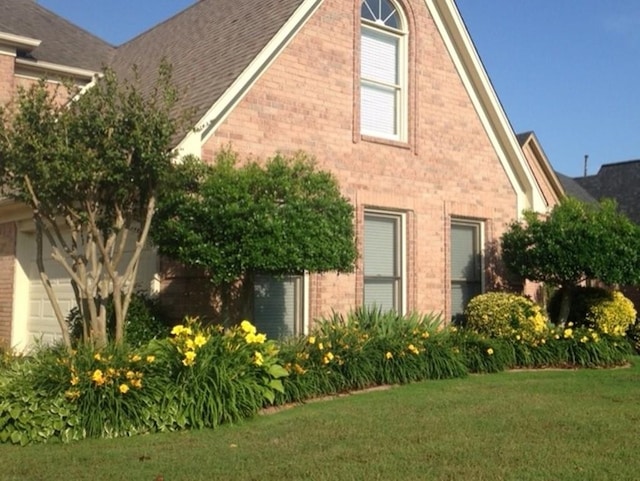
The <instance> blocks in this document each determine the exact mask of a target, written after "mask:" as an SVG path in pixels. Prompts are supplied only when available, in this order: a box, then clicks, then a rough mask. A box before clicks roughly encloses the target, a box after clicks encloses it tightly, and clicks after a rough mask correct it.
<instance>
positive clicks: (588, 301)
mask: <svg viewBox="0 0 640 481" xmlns="http://www.w3.org/2000/svg"><path fill="white" fill-rule="evenodd" d="M566 290H567V288H566V287H563V288H561V289H558V290H557V291H555V292H554V293H553V295H552V296H551V299H549V305H548V306H547V311H548V314H549V319H550V320H551V322H552V323H553V324H558V318H559V314H560V303H561V302H562V296H563V295H564V293H565V292H566ZM570 299H571V310H570V311H569V317H568V318H567V324H568V323H571V324H573V325H574V326H584V325H585V324H586V322H585V320H586V318H587V313H588V312H589V307H590V306H591V305H593V304H596V303H598V302H601V301H603V300H606V299H609V292H608V291H607V290H606V289H604V288H602V287H583V286H574V287H571V297H570Z"/></svg>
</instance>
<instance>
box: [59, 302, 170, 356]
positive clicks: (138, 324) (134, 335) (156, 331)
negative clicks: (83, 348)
mask: <svg viewBox="0 0 640 481" xmlns="http://www.w3.org/2000/svg"><path fill="white" fill-rule="evenodd" d="M67 325H68V326H69V332H70V334H71V338H72V339H74V340H75V341H76V342H77V341H79V340H81V339H82V316H81V315H80V310H79V309H78V308H77V307H74V308H73V309H71V311H70V312H69V314H68V316H67ZM170 326H171V321H170V320H169V319H168V318H167V317H165V316H164V314H163V309H162V306H161V305H160V303H159V301H158V299H156V298H154V297H151V296H149V295H148V294H146V293H144V292H134V293H133V294H132V295H131V303H130V304H129V310H128V311H127V319H126V321H125V332H124V335H125V340H126V342H127V343H128V344H130V345H132V346H141V345H143V344H145V343H146V342H148V341H150V340H151V339H154V338H161V337H166V336H168V335H169V331H170V329H171V327H170ZM107 335H108V337H109V339H113V338H114V336H115V312H114V309H113V302H112V301H111V300H109V302H108V303H107Z"/></svg>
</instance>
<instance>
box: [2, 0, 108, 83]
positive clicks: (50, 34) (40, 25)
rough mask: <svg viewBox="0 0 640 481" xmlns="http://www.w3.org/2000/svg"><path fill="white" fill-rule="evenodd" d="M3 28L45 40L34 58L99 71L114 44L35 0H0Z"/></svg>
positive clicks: (12, 32) (33, 55)
mask: <svg viewBox="0 0 640 481" xmlns="http://www.w3.org/2000/svg"><path fill="white" fill-rule="evenodd" d="M0 32H6V33H11V34H14V35H21V36H23V37H30V38H35V39H38V40H42V43H41V44H40V46H39V47H37V48H36V49H35V50H33V51H32V52H31V54H30V56H31V57H33V58H34V59H35V60H40V61H44V62H51V63H57V64H62V65H67V66H71V67H78V68H83V69H87V70H95V71H99V70H101V69H102V67H103V66H104V65H105V64H106V63H107V62H108V61H109V58H110V56H111V54H112V53H113V51H114V47H113V46H111V45H110V44H108V43H107V42H105V41H104V40H101V39H99V38H98V37H96V36H94V35H92V34H90V33H89V32H87V31H85V30H83V29H81V28H79V27H77V26H75V25H73V24H72V23H70V22H68V21H67V20H65V19H63V18H62V17H59V16H58V15H56V14H54V13H53V12H51V11H49V10H47V9H46V8H44V7H42V6H40V5H38V4H37V3H36V2H35V1H34V0H0Z"/></svg>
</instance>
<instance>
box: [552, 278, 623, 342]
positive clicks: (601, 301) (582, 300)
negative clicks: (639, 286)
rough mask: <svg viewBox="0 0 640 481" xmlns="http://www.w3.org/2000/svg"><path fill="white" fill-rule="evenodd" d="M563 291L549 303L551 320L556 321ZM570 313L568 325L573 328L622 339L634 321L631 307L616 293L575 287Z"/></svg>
mask: <svg viewBox="0 0 640 481" xmlns="http://www.w3.org/2000/svg"><path fill="white" fill-rule="evenodd" d="M563 295H564V292H563V289H561V290H559V291H558V292H556V293H555V294H554V296H553V297H552V298H551V300H550V302H549V314H550V316H551V319H552V320H554V319H558V311H559V309H560V302H561V298H562V296H563ZM569 295H570V296H571V312H570V315H569V318H568V321H569V322H570V323H571V324H573V325H575V326H585V327H591V328H593V329H595V330H596V331H597V332H599V333H602V334H610V335H613V336H624V335H625V333H626V332H627V329H628V328H630V327H631V326H632V325H633V324H634V323H635V321H636V310H635V308H634V306H633V303H632V302H631V301H630V300H629V299H627V298H626V297H625V296H624V294H622V293H621V292H619V291H609V290H607V289H604V288H601V287H574V288H572V289H571V290H570V294H569Z"/></svg>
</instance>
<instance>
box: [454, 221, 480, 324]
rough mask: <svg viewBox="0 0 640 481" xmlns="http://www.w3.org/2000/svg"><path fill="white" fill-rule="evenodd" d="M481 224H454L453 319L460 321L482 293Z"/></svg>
mask: <svg viewBox="0 0 640 481" xmlns="http://www.w3.org/2000/svg"><path fill="white" fill-rule="evenodd" d="M480 234H481V224H480V223H479V222H467V221H464V220H453V221H452V222H451V316H452V318H453V319H454V320H456V319H459V318H460V317H461V316H462V315H463V313H464V309H465V308H466V307H467V304H468V303H469V301H470V300H471V298H473V297H474V296H477V295H478V294H480V293H482V254H481V248H480Z"/></svg>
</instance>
